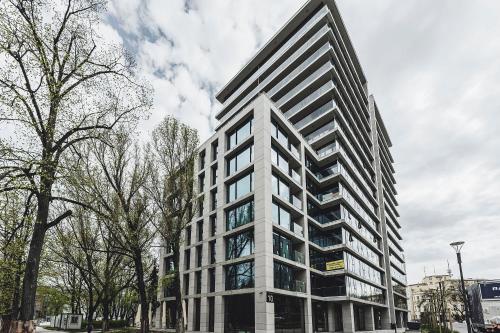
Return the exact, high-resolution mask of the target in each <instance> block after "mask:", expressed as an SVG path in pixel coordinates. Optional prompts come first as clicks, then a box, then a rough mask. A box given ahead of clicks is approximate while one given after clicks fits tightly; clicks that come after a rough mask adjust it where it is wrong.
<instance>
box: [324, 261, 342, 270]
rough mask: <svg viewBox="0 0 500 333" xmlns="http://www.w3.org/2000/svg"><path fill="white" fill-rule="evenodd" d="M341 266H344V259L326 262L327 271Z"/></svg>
mask: <svg viewBox="0 0 500 333" xmlns="http://www.w3.org/2000/svg"><path fill="white" fill-rule="evenodd" d="M343 268H344V260H335V261H329V262H327V263H326V270H327V271H334V270H336V269H343Z"/></svg>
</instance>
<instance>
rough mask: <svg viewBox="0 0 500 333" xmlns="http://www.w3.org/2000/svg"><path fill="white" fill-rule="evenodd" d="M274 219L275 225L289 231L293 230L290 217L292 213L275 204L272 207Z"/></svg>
mask: <svg viewBox="0 0 500 333" xmlns="http://www.w3.org/2000/svg"><path fill="white" fill-rule="evenodd" d="M272 219H273V223H276V224H279V225H281V226H282V227H284V228H286V229H288V230H292V228H291V224H292V218H291V216H290V212H289V211H288V210H286V209H285V208H283V207H281V206H279V205H278V204H276V203H274V202H273V205H272Z"/></svg>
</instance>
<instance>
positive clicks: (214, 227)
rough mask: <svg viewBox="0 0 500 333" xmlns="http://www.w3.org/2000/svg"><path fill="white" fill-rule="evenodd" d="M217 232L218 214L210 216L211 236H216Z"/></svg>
mask: <svg viewBox="0 0 500 333" xmlns="http://www.w3.org/2000/svg"><path fill="white" fill-rule="evenodd" d="M216 232H217V216H215V215H214V216H210V237H213V236H215V233H216Z"/></svg>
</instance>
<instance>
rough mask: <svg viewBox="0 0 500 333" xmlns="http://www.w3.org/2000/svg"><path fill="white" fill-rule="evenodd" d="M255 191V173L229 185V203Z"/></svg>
mask: <svg viewBox="0 0 500 333" xmlns="http://www.w3.org/2000/svg"><path fill="white" fill-rule="evenodd" d="M252 191H253V172H252V173H250V174H248V175H246V176H244V177H242V178H240V179H238V180H236V181H235V182H233V183H232V184H229V185H227V202H231V201H234V200H236V199H238V198H240V197H242V196H244V195H245V194H247V193H250V192H252Z"/></svg>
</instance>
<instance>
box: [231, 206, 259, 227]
mask: <svg viewBox="0 0 500 333" xmlns="http://www.w3.org/2000/svg"><path fill="white" fill-rule="evenodd" d="M253 219H254V207H253V201H249V202H246V203H244V204H242V205H240V206H238V207H235V208H233V209H231V210H228V211H227V212H226V229H227V230H228V231H229V230H233V229H235V228H238V227H239V226H242V225H244V224H247V223H250V222H252V221H253Z"/></svg>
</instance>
